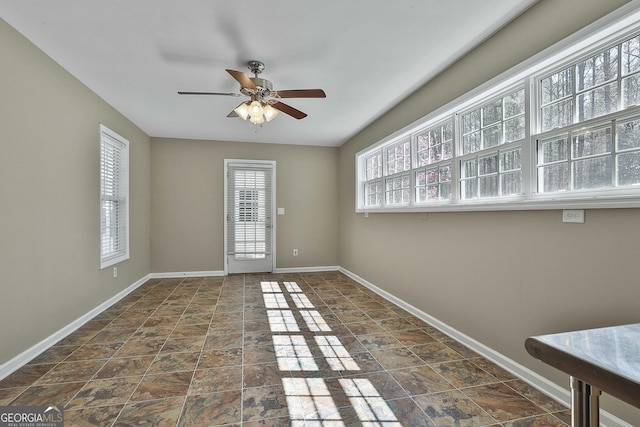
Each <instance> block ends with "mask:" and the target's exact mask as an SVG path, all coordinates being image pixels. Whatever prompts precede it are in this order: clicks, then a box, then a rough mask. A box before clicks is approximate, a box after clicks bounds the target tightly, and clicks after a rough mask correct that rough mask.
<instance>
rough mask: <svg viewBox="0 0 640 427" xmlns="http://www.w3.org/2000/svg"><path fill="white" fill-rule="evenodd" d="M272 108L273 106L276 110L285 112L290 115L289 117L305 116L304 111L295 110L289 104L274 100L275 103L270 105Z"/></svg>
mask: <svg viewBox="0 0 640 427" xmlns="http://www.w3.org/2000/svg"><path fill="white" fill-rule="evenodd" d="M272 107H273V108H275V109H276V110H280V111H282V112H283V113H285V114H288V115H290V116H291V117H293V118H295V119H298V120H300V119H304V118H305V117H307V114H306V113H303V112H302V111H300V110H296V109H295V108H293V107H292V106H290V105H287V104H285V103H282V102H276V103H275V104H273V105H272Z"/></svg>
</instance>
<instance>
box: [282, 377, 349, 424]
mask: <svg viewBox="0 0 640 427" xmlns="http://www.w3.org/2000/svg"><path fill="white" fill-rule="evenodd" d="M282 385H283V386H284V392H285V395H286V398H287V406H288V407H289V418H290V419H291V425H297V424H300V425H304V426H318V427H320V426H323V427H324V426H331V427H339V426H344V425H345V424H344V422H343V421H342V417H341V416H340V412H339V411H338V408H337V407H336V404H335V402H334V401H333V398H332V397H331V392H330V391H329V389H328V388H327V385H326V383H325V382H324V380H323V379H322V378H283V379H282Z"/></svg>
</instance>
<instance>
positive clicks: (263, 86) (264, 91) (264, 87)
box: [240, 77, 273, 100]
mask: <svg viewBox="0 0 640 427" xmlns="http://www.w3.org/2000/svg"><path fill="white" fill-rule="evenodd" d="M249 78H250V79H251V81H252V82H253V84H254V85H256V90H251V89H247V88H240V92H241V93H242V94H243V95H247V96H251V95H255V96H256V98H258V99H259V100H261V99H262V98H265V97H267V96H269V95H271V92H272V90H273V84H272V83H271V82H270V81H269V80H267V79H261V78H260V77H249Z"/></svg>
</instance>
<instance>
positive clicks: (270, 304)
mask: <svg viewBox="0 0 640 427" xmlns="http://www.w3.org/2000/svg"><path fill="white" fill-rule="evenodd" d="M262 297H263V298H264V306H265V307H267V308H289V304H288V303H287V300H286V299H285V298H284V294H263V295H262Z"/></svg>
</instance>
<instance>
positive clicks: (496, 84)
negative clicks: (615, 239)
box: [355, 0, 640, 213]
mask: <svg viewBox="0 0 640 427" xmlns="http://www.w3.org/2000/svg"><path fill="white" fill-rule="evenodd" d="M639 6H640V0H633V1H631V2H630V3H628V4H627V5H625V6H623V7H621V8H619V9H618V10H616V11H614V12H613V13H611V14H609V15H607V16H605V17H604V18H601V19H600V20H598V21H597V22H595V23H593V24H591V25H589V26H587V27H585V28H584V29H582V30H580V31H578V32H577V33H575V34H574V35H572V36H570V37H568V38H566V39H565V40H563V41H561V42H559V43H557V44H556V45H554V46H552V47H551V48H549V49H546V50H545V51H543V52H541V53H540V54H537V55H535V56H534V57H532V58H530V59H529V60H527V61H525V62H523V63H521V64H519V65H518V66H516V67H514V68H512V69H510V70H508V71H506V72H505V73H503V74H501V75H499V76H497V77H495V78H493V79H491V80H490V81H488V82H486V83H485V84H483V85H481V86H479V87H477V88H476V89H474V90H472V91H470V92H469V93H467V94H465V95H463V96H461V97H459V98H457V99H455V100H454V101H452V102H450V103H448V104H446V105H444V106H442V107H440V108H439V109H437V110H435V111H434V112H432V113H431V114H429V115H427V116H425V117H423V118H421V119H419V120H417V121H416V122H414V123H412V124H410V125H408V126H406V127H404V128H402V129H400V130H398V131H397V132H395V133H393V134H391V135H389V136H387V137H386V138H384V139H382V140H381V141H378V142H377V143H374V144H372V145H371V146H369V147H367V148H365V149H364V150H361V151H359V152H358V153H356V159H355V161H356V165H355V166H356V183H355V184H356V212H362V213H364V212H432V211H433V212H438V211H445V212H446V211H480V210H533V209H584V208H621V207H640V185H637V186H636V185H635V184H634V185H633V186H627V187H624V188H618V187H615V186H611V187H605V188H594V189H588V190H574V191H564V192H553V193H550V192H539V191H538V178H537V170H538V166H539V165H538V163H537V158H538V157H537V151H536V147H537V144H538V141H539V140H541V138H543V137H545V136H548V134H549V133H552V132H559V131H561V130H563V131H564V130H566V129H567V128H573V127H575V126H578V125H576V124H571V125H569V126H566V127H564V128H562V129H553V130H551V131H549V132H544V133H542V132H540V130H539V129H540V127H541V117H540V116H541V114H540V113H539V111H540V110H539V108H540V107H539V105H540V104H539V102H540V100H539V99H538V93H539V85H540V81H541V78H543V77H544V76H545V75H550V74H552V73H553V72H554V70H556V71H557V70H561V69H562V67H568V66H573V67H575V65H576V64H577V63H578V62H581V61H583V60H585V59H588V58H589V57H591V56H593V55H594V54H597V53H598V52H600V51H602V50H603V49H606V48H608V47H611V46H613V45H615V44H617V43H622V42H624V41H625V40H627V39H629V38H631V37H634V36H637V35H639V34H640V7H639ZM620 61H621V58H619V62H620ZM619 78H620V79H621V77H619ZM618 86H620V85H619V84H618ZM517 88H524V93H525V136H524V139H522V140H519V141H513V142H506V143H503V144H500V145H497V146H495V147H490V148H487V149H482V150H479V151H476V152H474V153H469V154H465V155H462V145H461V144H462V142H461V140H462V138H461V135H462V133H461V126H462V124H461V116H462V115H463V114H464V113H465V112H467V111H470V110H473V109H477V108H479V107H481V106H482V105H485V104H487V102H488V101H487V100H491V99H496V98H497V97H500V96H504V95H505V94H508V93H509V92H510V91H513V90H515V89H517ZM574 92H575V91H574ZM572 96H575V93H574V94H573V95H572ZM618 97H619V102H621V99H622V97H623V95H622V93H621V92H619V93H618ZM574 107H575V106H574ZM636 114H638V115H640V107H637V106H632V107H627V108H625V109H623V110H617V111H615V112H613V113H608V114H604V115H601V116H598V117H596V118H593V119H589V120H587V121H585V122H583V123H581V124H580V126H582V125H584V124H585V123H586V124H591V123H596V122H597V123H607V122H609V123H612V121H613V123H614V126H615V122H616V120H620V119H624V118H625V117H635V116H636ZM451 118H453V120H454V157H453V159H451V160H450V162H451V163H452V167H453V171H452V187H453V188H452V190H453V191H452V192H453V197H452V199H451V200H428V201H426V202H425V201H422V202H419V203H418V202H417V200H418V199H417V191H418V188H417V183H416V174H417V172H419V171H424V170H426V169H432V168H434V167H438V166H439V165H440V164H441V163H442V162H434V163H433V164H430V165H427V166H426V167H425V166H424V165H423V166H420V167H418V163H417V153H416V150H417V146H416V137H417V135H418V134H419V133H420V132H421V131H422V132H423V131H424V129H427V128H429V127H433V126H436V125H438V123H441V122H443V121H445V120H449V119H451ZM407 138H409V139H410V140H411V151H412V158H413V161H412V167H411V170H410V171H403V172H402V173H403V174H404V173H407V172H408V173H409V176H410V181H411V189H410V194H411V196H410V201H409V203H404V204H393V205H389V204H386V203H385V202H386V198H385V196H384V195H383V197H382V203H381V204H380V205H377V206H371V205H366V204H365V194H364V188H365V182H366V180H365V179H364V178H365V176H364V174H365V171H364V170H363V169H364V167H363V166H364V165H363V159H365V158H366V157H367V156H369V155H371V153H373V152H375V151H381V152H382V153H383V159H382V163H383V165H384V172H383V177H382V182H383V187H382V188H383V193H384V192H385V190H386V184H384V183H385V182H386V181H387V179H388V178H391V177H394V176H397V175H399V174H394V175H389V174H387V169H386V165H387V159H386V154H385V153H386V150H387V149H388V148H389V147H391V146H393V145H395V144H398V143H400V142H402V141H404V140H406V139H407ZM614 144H615V139H614ZM514 148H519V149H520V156H521V162H522V165H521V170H520V173H521V176H522V184H521V186H522V188H521V190H522V194H517V195H516V194H514V195H504V196H501V195H498V196H497V197H487V198H474V199H463V198H462V197H461V194H462V192H461V175H462V174H461V165H462V162H463V161H465V160H466V159H468V158H472V157H478V156H480V157H482V156H486V155H489V154H492V153H500V152H503V151H509V150H512V149H514ZM615 156H616V153H615V148H614V153H613V154H612V158H613V160H612V162H613V168H614V169H615V164H616V161H617V158H616V157H615ZM498 161H500V158H499V159H498ZM613 173H614V175H615V171H614V172H613ZM498 180H500V174H498ZM612 182H613V184H614V185H615V181H612Z"/></svg>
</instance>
